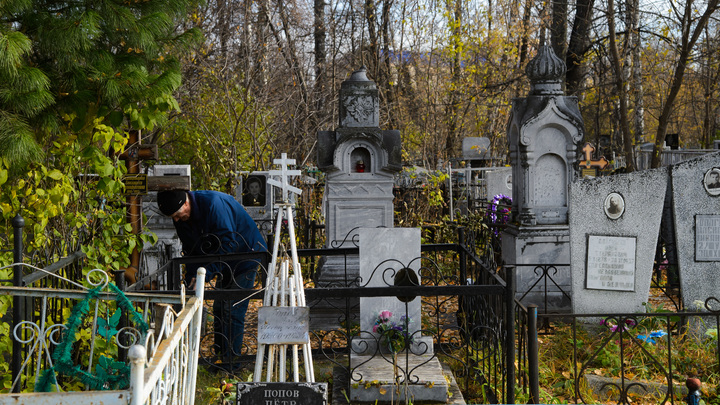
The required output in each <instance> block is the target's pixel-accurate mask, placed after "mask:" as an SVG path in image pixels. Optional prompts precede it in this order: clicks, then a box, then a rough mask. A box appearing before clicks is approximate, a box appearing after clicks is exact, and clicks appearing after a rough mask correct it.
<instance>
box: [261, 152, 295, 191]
mask: <svg viewBox="0 0 720 405" xmlns="http://www.w3.org/2000/svg"><path fill="white" fill-rule="evenodd" d="M280 156H281V158H280V159H274V160H273V163H275V164H276V165H280V170H270V176H280V181H277V180H274V179H272V178H270V179H268V181H267V182H268V183H270V184H271V185H273V186H275V187H278V188H282V193H283V198H282V200H283V202H285V203H286V202H288V191H292V192H293V193H295V194H302V190H301V189H299V188H297V187H293V186H291V185H290V184H289V183H288V176H299V175H300V170H288V165H294V164H295V159H288V158H287V153H283V154H282V155H280Z"/></svg>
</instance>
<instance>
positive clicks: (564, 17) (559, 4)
mask: <svg viewBox="0 0 720 405" xmlns="http://www.w3.org/2000/svg"><path fill="white" fill-rule="evenodd" d="M567 11H568V3H567V0H553V2H552V26H551V29H550V31H551V35H550V42H551V43H552V48H553V51H555V55H557V57H558V58H560V59H565V52H566V51H567V47H566V40H565V38H567V25H568V24H567V22H568V14H567Z"/></svg>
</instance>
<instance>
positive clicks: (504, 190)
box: [485, 167, 512, 201]
mask: <svg viewBox="0 0 720 405" xmlns="http://www.w3.org/2000/svg"><path fill="white" fill-rule="evenodd" d="M485 185H486V187H487V200H488V201H492V200H493V198H495V196H496V195H499V194H502V195H506V196H509V197H512V167H500V168H497V169H493V170H491V171H488V172H486V173H485Z"/></svg>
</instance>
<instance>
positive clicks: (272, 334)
mask: <svg viewBox="0 0 720 405" xmlns="http://www.w3.org/2000/svg"><path fill="white" fill-rule="evenodd" d="M309 331H310V309H309V308H308V307H261V308H259V309H258V343H260V344H266V345H302V344H306V343H309V342H310V332H309Z"/></svg>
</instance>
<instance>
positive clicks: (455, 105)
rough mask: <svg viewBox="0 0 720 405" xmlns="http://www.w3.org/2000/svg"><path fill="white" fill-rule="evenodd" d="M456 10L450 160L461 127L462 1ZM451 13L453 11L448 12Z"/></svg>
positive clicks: (448, 140)
mask: <svg viewBox="0 0 720 405" xmlns="http://www.w3.org/2000/svg"><path fill="white" fill-rule="evenodd" d="M454 5H455V9H454V10H452V12H453V28H452V38H451V41H452V50H453V63H452V79H451V82H450V102H449V103H448V107H447V108H448V111H447V119H448V134H447V138H446V139H445V156H446V157H447V158H450V157H451V156H453V154H454V151H455V138H456V137H457V136H458V132H459V127H460V124H459V122H460V117H459V114H460V101H459V94H458V93H459V90H458V89H459V87H460V85H461V84H460V78H461V71H460V69H461V68H462V67H461V65H460V53H461V50H460V41H462V37H461V34H462V0H455V3H454ZM448 11H451V10H448Z"/></svg>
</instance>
